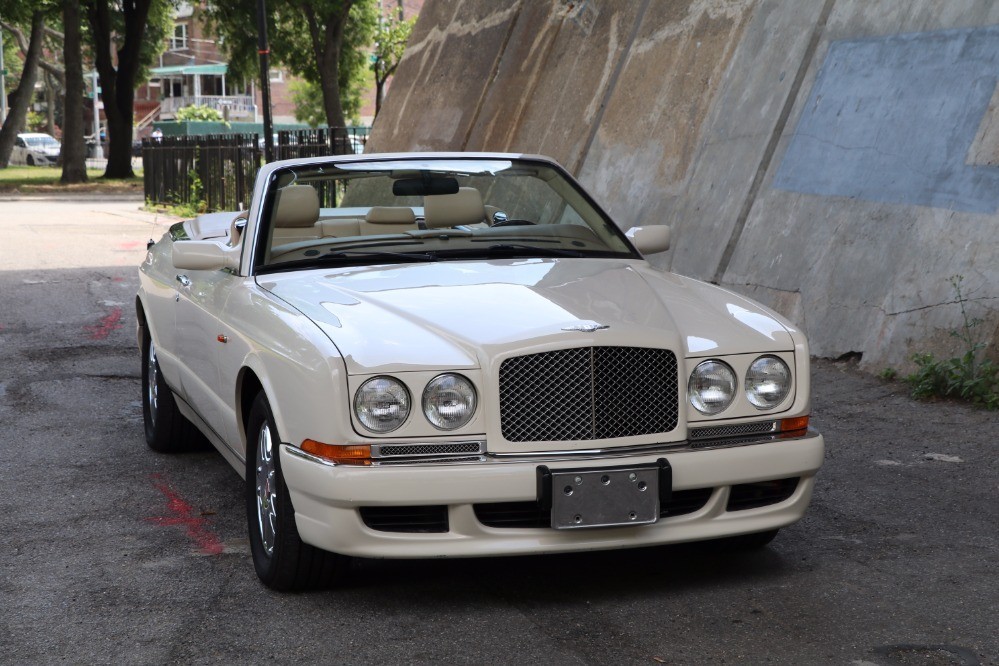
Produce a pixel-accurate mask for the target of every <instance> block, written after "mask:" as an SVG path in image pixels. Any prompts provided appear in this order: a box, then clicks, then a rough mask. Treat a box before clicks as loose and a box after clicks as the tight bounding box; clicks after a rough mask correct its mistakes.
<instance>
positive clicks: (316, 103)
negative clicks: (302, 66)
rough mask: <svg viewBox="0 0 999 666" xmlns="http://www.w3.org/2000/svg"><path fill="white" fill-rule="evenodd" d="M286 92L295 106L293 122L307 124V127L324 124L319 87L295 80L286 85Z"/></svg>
mask: <svg viewBox="0 0 999 666" xmlns="http://www.w3.org/2000/svg"><path fill="white" fill-rule="evenodd" d="M288 90H289V91H290V92H291V101H292V103H293V104H294V105H295V120H297V121H298V122H300V123H308V125H309V127H319V126H320V125H322V124H323V123H324V122H326V110H325V109H324V108H323V91H322V89H321V88H320V87H319V86H317V85H316V84H315V83H310V82H308V81H306V80H304V79H296V80H294V81H291V82H290V83H289V84H288Z"/></svg>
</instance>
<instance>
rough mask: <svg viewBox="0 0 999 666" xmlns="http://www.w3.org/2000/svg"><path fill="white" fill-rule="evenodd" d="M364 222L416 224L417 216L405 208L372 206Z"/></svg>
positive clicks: (410, 209) (411, 210)
mask: <svg viewBox="0 0 999 666" xmlns="http://www.w3.org/2000/svg"><path fill="white" fill-rule="evenodd" d="M364 220H365V222H370V223H371V224H416V214H415V213H414V212H413V209H412V208H407V207H405V206H372V207H371V209H370V210H369V211H368V213H367V215H365V216H364Z"/></svg>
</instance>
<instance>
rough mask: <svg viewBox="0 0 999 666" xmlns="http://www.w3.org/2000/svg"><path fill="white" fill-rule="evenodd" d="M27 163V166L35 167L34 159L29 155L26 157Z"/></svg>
mask: <svg viewBox="0 0 999 666" xmlns="http://www.w3.org/2000/svg"><path fill="white" fill-rule="evenodd" d="M27 161H28V166H35V158H34V157H32V156H31V155H28V160H27Z"/></svg>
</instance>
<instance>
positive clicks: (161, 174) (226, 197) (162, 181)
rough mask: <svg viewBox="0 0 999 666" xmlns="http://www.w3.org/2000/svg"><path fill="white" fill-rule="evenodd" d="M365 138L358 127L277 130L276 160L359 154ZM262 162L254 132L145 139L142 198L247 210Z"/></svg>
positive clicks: (259, 142) (210, 209)
mask: <svg viewBox="0 0 999 666" xmlns="http://www.w3.org/2000/svg"><path fill="white" fill-rule="evenodd" d="M366 140H367V134H366V131H365V130H359V129H357V128H342V127H341V128H325V129H314V130H294V131H281V132H277V133H276V140H275V141H274V158H275V159H276V160H287V159H294V158H298V157H321V156H324V155H349V154H352V153H360V152H364V144H365V142H366ZM263 163H264V145H263V139H262V138H261V137H260V135H258V134H209V135H202V136H177V137H163V138H161V139H144V140H143V142H142V173H143V185H144V190H145V197H146V201H148V202H150V203H154V204H167V205H183V206H185V207H190V208H196V209H198V210H199V211H202V212H213V211H220V210H238V209H240V208H245V207H247V206H249V204H250V198H251V197H252V196H253V182H254V180H255V179H256V176H257V171H259V170H260V167H261V165H263Z"/></svg>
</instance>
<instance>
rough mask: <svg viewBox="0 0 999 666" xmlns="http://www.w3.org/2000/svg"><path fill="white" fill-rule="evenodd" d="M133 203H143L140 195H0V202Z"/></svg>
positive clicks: (104, 193) (98, 193)
mask: <svg viewBox="0 0 999 666" xmlns="http://www.w3.org/2000/svg"><path fill="white" fill-rule="evenodd" d="M95 200H97V201H135V202H137V203H144V202H145V199H144V198H143V196H142V194H141V193H140V194H111V193H107V192H77V193H73V194H0V201H81V202H83V201H95Z"/></svg>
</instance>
